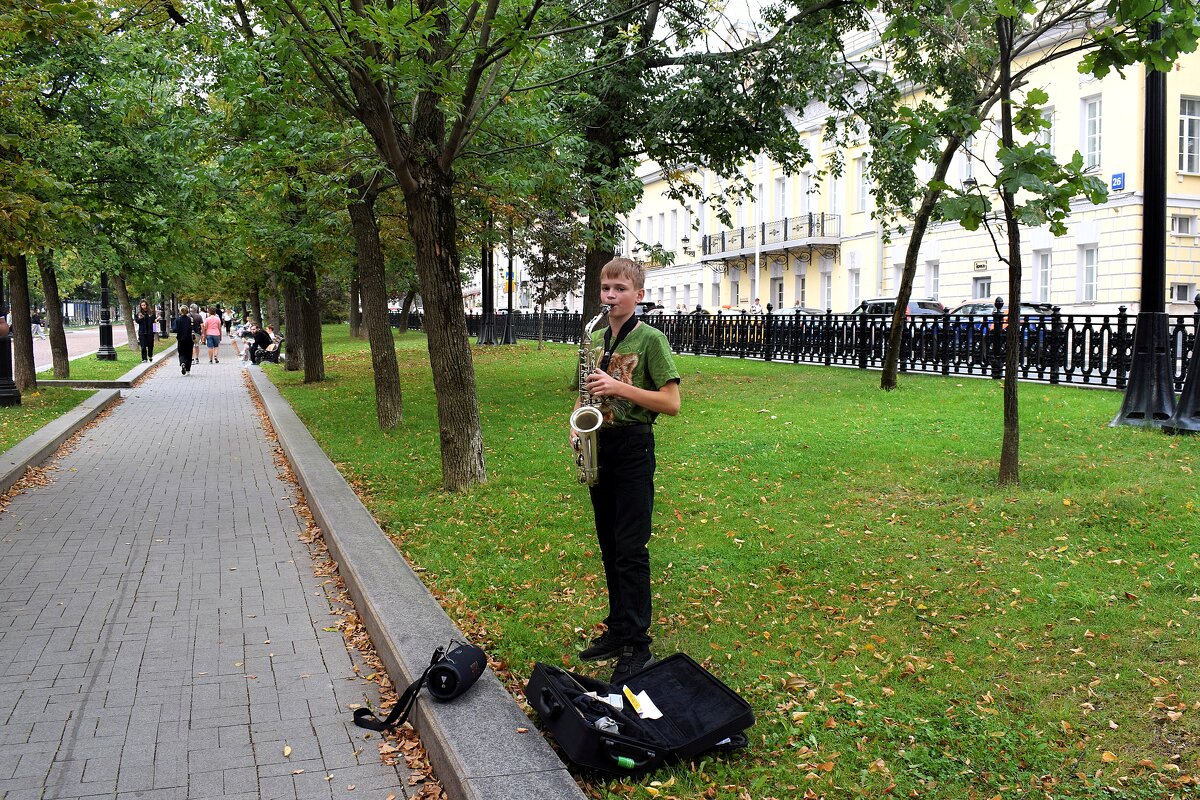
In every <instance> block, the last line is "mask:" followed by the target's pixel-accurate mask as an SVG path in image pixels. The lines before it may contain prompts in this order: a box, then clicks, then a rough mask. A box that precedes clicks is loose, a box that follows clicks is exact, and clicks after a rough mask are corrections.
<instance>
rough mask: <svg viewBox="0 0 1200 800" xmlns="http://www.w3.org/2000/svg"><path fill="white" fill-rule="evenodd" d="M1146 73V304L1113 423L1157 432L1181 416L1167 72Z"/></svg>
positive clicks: (1153, 31)
mask: <svg viewBox="0 0 1200 800" xmlns="http://www.w3.org/2000/svg"><path fill="white" fill-rule="evenodd" d="M1161 36H1162V24H1161V23H1157V22H1156V23H1154V24H1153V25H1152V26H1151V28H1150V39H1151V40H1152V41H1153V40H1155V39H1158V38H1160V37H1161ZM1146 69H1147V70H1148V73H1147V75H1146V133H1145V136H1146V144H1145V148H1144V150H1145V156H1144V160H1143V163H1142V174H1143V175H1144V178H1143V184H1144V185H1143V189H1144V191H1143V201H1142V291H1141V305H1140V308H1139V309H1138V316H1137V327H1136V328H1135V329H1134V332H1133V360H1132V362H1131V363H1130V365H1129V383H1128V385H1127V386H1126V388H1125V399H1124V401H1123V402H1122V403H1121V410H1120V412H1119V413H1118V414H1117V416H1116V418H1115V419H1113V421H1112V422H1111V423H1110V425H1137V426H1142V427H1150V428H1157V427H1161V426H1162V424H1163V423H1164V422H1166V421H1167V420H1169V419H1170V418H1171V417H1172V416H1173V415H1174V413H1175V387H1174V384H1173V382H1172V377H1171V362H1170V353H1169V352H1168V344H1169V341H1170V339H1169V336H1168V333H1167V330H1168V327H1169V320H1168V319H1167V311H1166V304H1167V299H1166V275H1167V74H1166V73H1165V72H1160V71H1158V70H1156V69H1154V68H1153V67H1150V66H1147V67H1146Z"/></svg>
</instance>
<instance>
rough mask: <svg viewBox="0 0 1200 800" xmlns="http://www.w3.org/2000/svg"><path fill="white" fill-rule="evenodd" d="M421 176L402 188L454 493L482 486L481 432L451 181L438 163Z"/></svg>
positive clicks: (445, 471) (446, 478)
mask: <svg viewBox="0 0 1200 800" xmlns="http://www.w3.org/2000/svg"><path fill="white" fill-rule="evenodd" d="M421 169H422V171H423V172H424V174H423V175H421V180H418V181H416V182H414V183H402V186H403V187H404V200H405V205H406V207H407V212H408V229H409V233H410V234H411V236H412V239H413V244H414V246H415V250H416V263H417V275H418V277H419V278H420V282H421V300H422V301H423V303H424V307H425V319H424V328H425V334H426V337H427V342H428V348H429V363H430V366H431V367H432V369H433V385H434V390H435V394H436V395H437V410H438V430H439V433H440V436H441V451H442V485H443V486H444V487H445V489H446V490H447V491H451V492H455V491H459V490H462V489H466V488H468V487H470V486H473V485H474V484H476V483H483V482H484V481H486V480H487V468H486V466H485V464H484V458H483V429H482V426H481V424H480V419H479V400H478V396H477V395H476V390H475V366H474V364H473V363H472V360H471V347H470V344H469V341H468V338H467V319H466V314H465V312H464V311H463V304H462V283H461V279H460V277H459V269H460V267H459V260H458V238H457V234H458V232H457V224H458V223H457V218H456V216H455V210H454V195H453V181H454V178H453V175H452V173H450V172H449V170H445V171H443V170H442V169H441V168H440V167H439V165H438V164H436V162H432V163H431V162H426V163H424V164H422V165H421Z"/></svg>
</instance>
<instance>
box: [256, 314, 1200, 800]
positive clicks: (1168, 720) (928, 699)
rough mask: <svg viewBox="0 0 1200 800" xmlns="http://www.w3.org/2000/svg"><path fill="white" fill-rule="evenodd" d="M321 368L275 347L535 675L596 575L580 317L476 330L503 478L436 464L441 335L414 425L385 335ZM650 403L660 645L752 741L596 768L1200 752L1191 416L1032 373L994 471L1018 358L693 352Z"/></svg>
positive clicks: (338, 448) (1122, 776)
mask: <svg viewBox="0 0 1200 800" xmlns="http://www.w3.org/2000/svg"><path fill="white" fill-rule="evenodd" d="M325 341H326V344H325V346H326V351H325V352H326V357H327V364H326V369H327V376H328V380H327V381H326V382H325V383H323V384H317V385H311V386H304V385H303V384H302V383H301V382H300V380H301V374H300V373H284V372H283V371H282V370H280V369H275V368H269V369H268V372H269V374H270V375H271V376H272V377H273V378H274V379H275V380H276V381H277V382H278V383H279V384H280V385H281V388H282V390H283V392H284V395H285V396H286V397H287V398H288V399H289V401H290V402H291V403H292V404H293V406H294V407H295V408H296V410H297V411H298V412H299V414H300V415H301V417H302V418H303V419H304V420H305V422H306V423H307V424H308V426H309V427H310V429H311V430H312V431H313V433H314V435H315V436H316V438H317V440H318V441H319V442H320V443H321V445H322V446H323V447H324V448H325V450H326V452H327V453H329V454H330V457H331V458H332V459H333V461H334V462H335V463H337V464H338V466H339V468H340V469H341V470H342V471H343V473H344V474H345V475H346V477H347V479H348V480H349V481H350V482H351V483H352V485H354V486H355V487H356V489H357V490H358V491H359V493H360V495H361V496H362V497H363V499H364V501H365V502H366V503H367V505H368V506H369V507H370V509H371V510H372V512H373V513H374V514H375V516H376V518H377V519H378V520H379V521H380V523H381V525H382V526H383V527H384V529H385V530H386V531H387V532H388V533H389V535H390V536H392V537H393V539H394V540H395V542H396V544H397V546H398V547H399V548H401V550H402V551H403V552H404V553H405V555H406V556H407V557H408V558H409V560H410V561H411V562H412V563H414V564H415V565H418V566H419V568H420V569H421V570H422V575H423V577H424V578H425V580H426V581H427V583H428V584H429V585H430V586H431V588H432V589H433V590H434V591H435V592H436V593H437V594H438V595H439V596H440V597H441V599H442V601H443V604H444V605H445V606H446V608H447V610H448V612H449V613H450V614H451V616H452V617H454V618H455V619H456V621H457V622H458V623H459V624H460V625H461V626H462V627H463V629H464V630H466V631H467V632H468V633H469V634H470V635H472V636H473V637H474V638H476V640H477V641H478V642H479V643H480V644H481V645H483V646H484V647H485V648H486V649H487V650H488V652H489V654H490V655H491V656H492V657H494V658H498V659H500V660H502V661H503V662H504V663H505V664H506V665H507V667H508V669H509V670H511V672H512V674H513V677H514V678H515V679H516V680H517V681H520V682H521V683H522V684H523V682H524V680H525V679H527V678H528V675H529V672H530V669H531V667H532V664H533V662H534V661H546V662H549V663H554V664H566V665H570V668H572V669H575V670H577V671H582V672H589V671H590V672H593V673H595V674H599V675H601V677H604V678H607V676H608V674H609V672H610V671H611V664H610V665H606V666H605V667H603V668H600V669H595V668H589V667H587V666H585V665H583V664H581V663H580V662H578V661H577V660H575V659H574V658H573V655H574V653H575V651H576V650H577V649H579V648H580V647H581V646H582V645H583V644H584V643H585V642H586V641H587V639H588V638H590V637H591V636H593V635H595V633H596V630H595V628H594V627H593V626H594V623H595V622H596V621H598V620H599V619H600V618H602V617H603V615H604V612H605V610H606V607H607V601H606V597H605V592H604V580H603V571H602V567H601V565H600V559H599V553H598V552H597V547H596V545H595V543H594V532H593V531H592V528H591V510H590V506H589V503H588V500H587V494H586V490H585V489H584V488H582V487H580V486H579V485H578V484H577V483H576V480H575V467H574V465H573V463H572V459H571V455H570V451H569V448H568V445H567V416H568V413H569V410H570V408H571V405H572V402H573V398H574V390H573V389H572V387H571V385H570V383H571V381H572V378H573V375H574V372H575V368H576V351H575V348H574V347H569V346H562V345H550V346H548V347H547V349H546V350H544V351H542V352H540V353H539V352H537V350H536V346H535V344H534V343H530V342H524V341H523V342H521V343H520V344H519V345H517V346H509V347H491V348H482V349H481V348H476V349H475V351H474V356H475V368H476V375H477V383H478V388H479V402H480V411H481V415H482V418H483V424H484V441H485V443H486V448H487V451H486V457H487V466H488V471H489V478H490V479H489V482H488V483H487V484H486V485H483V486H479V487H476V488H474V489H472V490H470V491H467V492H464V493H461V494H457V495H450V494H447V493H445V492H443V491H441V489H440V461H439V451H438V432H437V426H436V409H435V406H434V398H433V394H432V389H431V379H430V372H429V365H428V359H427V356H426V352H425V340H424V338H423V337H422V336H421V335H420V334H411V333H410V334H407V335H405V336H404V337H402V338H401V339H400V340H399V342H398V349H399V353H400V357H401V361H400V364H401V366H400V369H401V381H402V385H403V387H404V392H405V394H404V402H405V405H404V413H405V421H404V425H403V429H402V430H399V431H397V432H394V433H391V434H382V433H379V432H377V431H376V429H375V427H376V426H375V415H374V408H373V389H372V383H371V377H370V360H369V358H368V356H367V353H366V345H365V344H364V343H361V342H352V341H351V340H350V339H349V338H348V335H347V333H346V329H345V328H344V327H330V328H327V329H326V340H325ZM679 367H680V371H681V373H682V374H683V376H684V380H683V390H682V391H683V398H684V404H683V411H682V413H681V414H680V416H678V417H675V418H661V419H660V424H659V426H658V436H657V451H658V452H657V455H658V480H657V503H656V511H655V538H654V540H653V542H652V545H651V557H652V569H653V574H654V591H655V615H656V624H655V626H654V627H653V628H652V630H651V635H653V636H655V645H654V647H655V651H656V653H657V654H659V655H663V654H667V653H671V652H674V651H677V650H678V651H684V652H687V653H689V654H690V655H692V656H693V657H695V658H696V659H697V660H700V661H702V662H704V663H705V664H706V665H707V666H709V668H710V669H711V670H712V671H713V672H714V673H715V674H716V675H717V676H718V677H720V678H721V679H722V680H724V681H725V682H726V683H728V684H729V685H731V686H732V687H733V688H734V689H736V690H737V691H738V692H739V693H741V694H742V696H743V697H745V698H746V699H747V700H749V702H750V703H751V705H752V706H753V707H754V709H755V713H756V714H757V716H758V722H757V724H756V725H755V726H754V727H753V728H752V729H751V730H750V731H749V734H750V739H751V746H750V748H749V749H747V750H745V751H743V752H741V753H737V754H733V755H727V756H721V757H711V758H706V759H704V760H701V761H698V762H696V763H694V764H683V765H677V766H675V767H672V768H670V769H667V770H663V771H660V772H658V773H655V774H654V775H652V776H649V777H646V778H643V779H640V780H637V781H620V780H611V781H610V780H606V779H603V778H600V777H597V776H595V775H588V774H584V775H580V778H581V780H582V782H583V784H584V786H585V788H586V789H587V791H588V792H589V794H591V795H593V796H595V797H604V798H608V797H625V796H633V797H649V796H658V797H679V798H731V799H732V798H739V799H740V798H753V800H763V799H764V798H778V799H779V800H785V799H790V798H810V797H811V798H817V797H828V798H840V797H882V796H885V795H886V796H891V797H921V798H986V799H990V798H996V797H1000V798H1010V797H1037V798H1043V797H1047V798H1050V797H1052V798H1096V797H1110V798H1167V797H1184V796H1193V795H1194V794H1195V793H1196V792H1197V786H1196V780H1194V779H1193V777H1192V776H1194V775H1197V774H1200V676H1198V673H1197V665H1198V664H1200V624H1198V623H1200V533H1198V532H1197V531H1198V529H1200V515H1198V514H1197V509H1196V504H1195V499H1194V498H1195V496H1196V474H1195V472H1196V470H1197V469H1198V468H1200V439H1197V438H1173V437H1167V436H1165V435H1162V434H1161V433H1157V432H1153V431H1143V430H1136V429H1131V428H1127V427H1121V428H1109V427H1107V423H1108V422H1109V420H1111V419H1112V417H1113V416H1114V415H1115V414H1116V412H1117V410H1118V408H1119V405H1120V401H1121V396H1120V394H1118V393H1115V392H1106V391H1095V390H1083V389H1071V388H1064V387H1048V386H1037V385H1032V384H1025V385H1023V386H1022V387H1021V414H1022V444H1021V452H1022V471H1021V477H1022V483H1021V485H1020V486H1019V487H1009V488H1003V489H1000V488H997V487H996V485H995V475H996V471H997V461H998V458H999V446H1000V435H1001V385H1000V383H998V382H992V381H986V380H966V379H955V378H949V379H945V378H940V377H922V376H910V377H905V376H902V377H901V388H900V389H899V390H898V391H896V392H892V393H889V394H885V393H883V392H880V391H879V390H878V388H877V386H878V380H879V376H878V373H875V372H859V371H856V370H845V369H836V368H828V369H827V368H821V367H812V366H795V365H791V364H763V363H756V362H747V361H738V360H730V359H712V358H698V357H681V358H679Z"/></svg>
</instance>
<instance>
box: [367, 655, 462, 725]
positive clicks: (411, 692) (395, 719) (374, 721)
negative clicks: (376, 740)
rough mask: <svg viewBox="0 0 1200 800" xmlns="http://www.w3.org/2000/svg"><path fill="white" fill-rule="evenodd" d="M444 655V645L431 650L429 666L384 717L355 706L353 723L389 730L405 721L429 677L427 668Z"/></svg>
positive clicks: (429, 668) (429, 667) (431, 667)
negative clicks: (431, 655) (431, 656)
mask: <svg viewBox="0 0 1200 800" xmlns="http://www.w3.org/2000/svg"><path fill="white" fill-rule="evenodd" d="M445 655H446V649H445V648H444V647H439V648H438V649H437V650H435V651H433V658H431V659H430V660H429V666H428V667H426V668H425V671H424V672H422V673H421V677H419V678H417V679H416V680H415V681H413V682H412V683H410V684H409V685H408V688H407V689H405V690H404V693H403V694H401V695H400V699H399V700H397V701H396V705H394V706H392V710H391V712H390V713H389V714H388V715H387V718H386V719H380V718H379V717H378V716H377V715H376V714H375V712H374V711H372V710H371V709H369V708H356V709H354V724H355V725H357V726H358V727H360V728H366V729H367V730H369V731H378V732H383V731H390V730H391V729H392V728H396V727H399V726H400V725H403V724H404V723H405V722H407V721H408V715H409V714H411V713H412V710H413V706H415V705H416V704H417V695H418V694H419V693H420V691H421V687H422V686H424V685H425V679H426V678H428V677H429V670H431V669H433V665H434V664H436V663H438V662H439V661H441V660H442V658H444V657H445Z"/></svg>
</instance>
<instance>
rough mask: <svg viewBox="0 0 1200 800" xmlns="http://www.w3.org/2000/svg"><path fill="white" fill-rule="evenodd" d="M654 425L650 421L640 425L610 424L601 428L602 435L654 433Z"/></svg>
mask: <svg viewBox="0 0 1200 800" xmlns="http://www.w3.org/2000/svg"><path fill="white" fill-rule="evenodd" d="M653 432H654V426H653V425H651V424H650V423H648V422H643V423H641V424H639V425H610V426H608V427H607V428H601V429H600V430H599V433H600V435H602V436H603V435H605V434H616V433H620V434H631V433H653Z"/></svg>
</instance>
